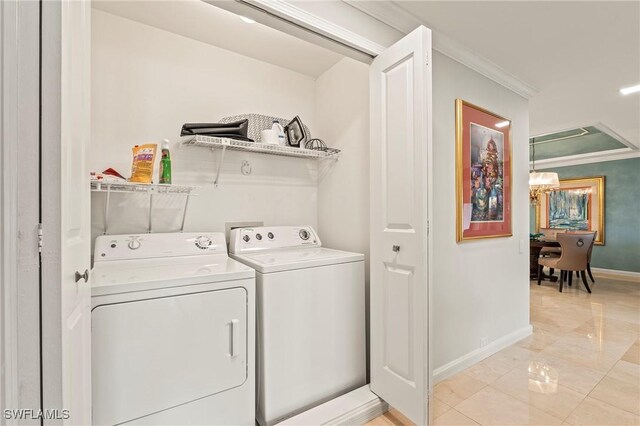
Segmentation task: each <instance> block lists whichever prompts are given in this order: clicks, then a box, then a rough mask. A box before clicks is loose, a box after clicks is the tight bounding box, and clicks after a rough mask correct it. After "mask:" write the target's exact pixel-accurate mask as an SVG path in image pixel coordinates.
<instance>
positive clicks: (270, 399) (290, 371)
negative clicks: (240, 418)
mask: <svg viewBox="0 0 640 426" xmlns="http://www.w3.org/2000/svg"><path fill="white" fill-rule="evenodd" d="M229 252H230V256H231V257H232V258H234V259H236V260H238V261H240V262H242V263H244V264H246V265H248V266H250V267H252V268H253V269H255V270H256V290H257V302H256V303H257V323H258V331H257V333H258V342H257V345H258V347H257V353H258V372H257V408H256V416H257V420H258V422H259V423H260V424H261V425H263V426H271V425H273V424H275V423H278V422H280V421H282V420H284V419H286V418H288V417H291V416H293V415H295V414H298V413H300V412H302V411H305V410H307V409H309V408H312V407H314V406H316V405H318V404H321V403H323V402H326V401H328V400H330V399H333V398H335V397H337V396H340V395H342V394H344V393H347V392H349V391H351V390H353V389H355V388H358V387H360V386H363V385H364V384H365V382H366V352H365V345H366V343H365V289H364V255H362V254H359V253H349V252H345V251H338V250H331V249H327V248H323V247H321V242H320V238H318V235H317V234H316V232H315V230H314V229H313V228H311V227H310V226H281V227H259V228H241V229H234V230H232V231H231V236H230V249H229Z"/></svg>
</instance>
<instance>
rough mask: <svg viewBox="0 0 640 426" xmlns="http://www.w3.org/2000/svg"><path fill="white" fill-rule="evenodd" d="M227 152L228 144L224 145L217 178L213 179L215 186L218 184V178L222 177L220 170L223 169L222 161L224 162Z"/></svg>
mask: <svg viewBox="0 0 640 426" xmlns="http://www.w3.org/2000/svg"><path fill="white" fill-rule="evenodd" d="M225 152H227V147H226V145H225V146H223V147H222V152H221V153H220V161H219V162H218V170H217V171H216V179H215V180H214V181H213V184H214V185H215V186H218V179H219V178H220V170H221V169H222V163H223V162H224V153H225Z"/></svg>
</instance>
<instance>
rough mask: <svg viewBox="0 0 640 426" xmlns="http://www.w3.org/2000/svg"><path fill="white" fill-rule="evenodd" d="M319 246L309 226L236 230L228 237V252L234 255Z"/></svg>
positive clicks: (314, 232) (318, 240) (316, 236)
mask: <svg viewBox="0 0 640 426" xmlns="http://www.w3.org/2000/svg"><path fill="white" fill-rule="evenodd" d="M321 245H322V243H321V242H320V238H319V237H318V233H317V232H316V231H315V229H313V228H312V227H311V226H260V227H257V228H236V229H232V230H231V235H230V237H229V252H230V253H234V254H239V253H247V252H252V251H258V250H271V249H282V248H294V247H320V246H321Z"/></svg>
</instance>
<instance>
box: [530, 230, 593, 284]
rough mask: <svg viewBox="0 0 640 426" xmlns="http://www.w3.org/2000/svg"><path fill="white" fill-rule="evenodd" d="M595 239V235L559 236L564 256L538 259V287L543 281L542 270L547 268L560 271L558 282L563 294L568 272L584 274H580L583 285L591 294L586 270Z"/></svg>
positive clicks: (565, 234)
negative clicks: (590, 249)
mask: <svg viewBox="0 0 640 426" xmlns="http://www.w3.org/2000/svg"><path fill="white" fill-rule="evenodd" d="M594 238H595V236H594V235H593V234H569V233H561V234H558V235H557V240H558V242H559V243H560V247H561V248H562V254H561V255H560V257H540V258H539V259H538V285H540V282H541V280H542V268H543V267H544V266H547V267H549V268H554V269H560V279H559V280H558V281H559V282H560V288H559V291H560V292H561V293H562V287H563V285H564V279H565V276H566V275H567V272H569V273H570V274H573V271H579V272H582V273H581V274H580V276H581V277H582V283H583V284H584V287H585V288H586V289H587V292H589V293H591V289H590V288H589V283H587V278H586V270H587V260H588V254H589V248H590V247H591V244H592V243H593V240H594Z"/></svg>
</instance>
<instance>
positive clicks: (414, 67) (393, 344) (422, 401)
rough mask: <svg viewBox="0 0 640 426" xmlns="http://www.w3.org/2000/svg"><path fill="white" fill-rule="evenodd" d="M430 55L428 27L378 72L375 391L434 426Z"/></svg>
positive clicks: (379, 60)
mask: <svg viewBox="0 0 640 426" xmlns="http://www.w3.org/2000/svg"><path fill="white" fill-rule="evenodd" d="M430 57H431V30H429V29H427V28H425V27H420V28H417V29H416V30H414V31H413V32H412V33H410V34H409V35H407V36H406V37H404V38H403V39H402V40H400V41H398V42H397V43H396V44H394V45H393V46H391V47H390V48H388V49H387V50H385V51H384V52H383V53H382V54H380V55H379V56H377V57H376V58H375V60H374V61H373V63H372V65H371V70H370V85H371V117H370V119H371V236H370V238H371V390H372V391H373V392H375V393H376V394H377V395H378V396H380V397H381V398H382V399H384V400H385V401H387V402H388V403H389V404H390V405H391V406H392V407H395V408H397V409H398V410H400V411H401V412H402V413H403V414H405V415H406V416H407V417H409V418H410V419H411V420H412V421H414V422H415V423H416V424H427V423H428V401H427V399H428V390H429V365H428V360H429V357H428V292H427V288H428V287H427V278H428V274H427V272H428V269H427V267H428V265H427V177H428V173H427V171H428V168H427V167H428V153H429V152H430V150H429V149H428V147H429V146H430V144H431V63H430V62H431V61H430ZM452 108H453V105H452Z"/></svg>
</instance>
